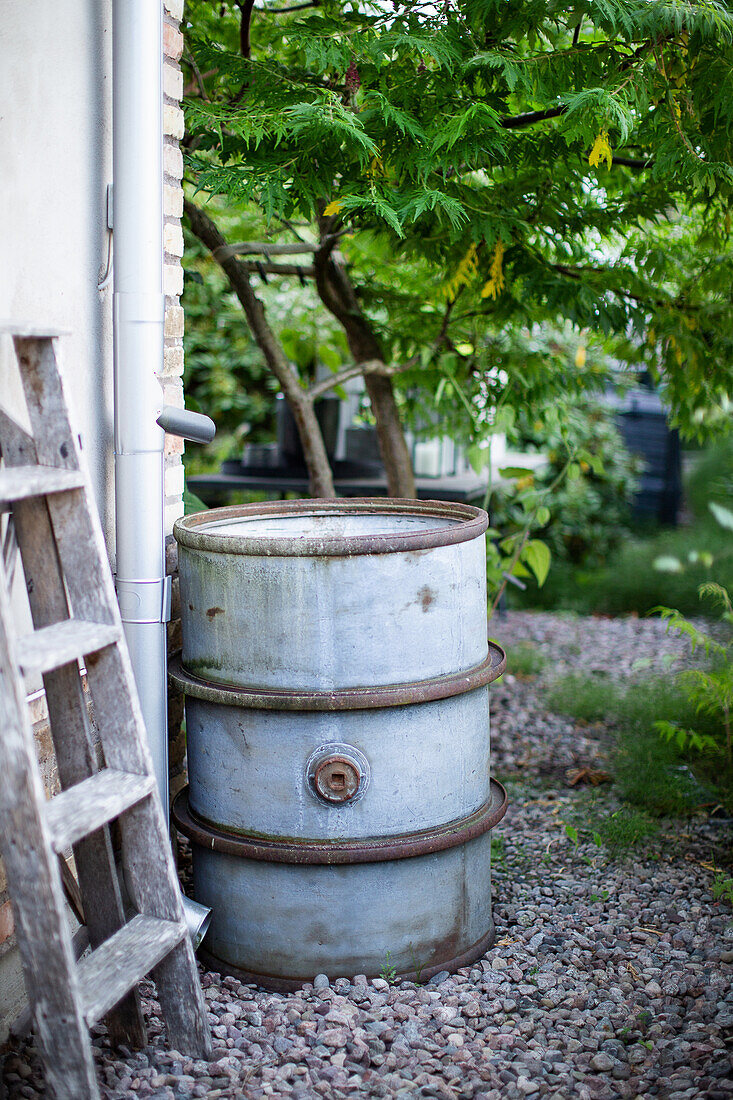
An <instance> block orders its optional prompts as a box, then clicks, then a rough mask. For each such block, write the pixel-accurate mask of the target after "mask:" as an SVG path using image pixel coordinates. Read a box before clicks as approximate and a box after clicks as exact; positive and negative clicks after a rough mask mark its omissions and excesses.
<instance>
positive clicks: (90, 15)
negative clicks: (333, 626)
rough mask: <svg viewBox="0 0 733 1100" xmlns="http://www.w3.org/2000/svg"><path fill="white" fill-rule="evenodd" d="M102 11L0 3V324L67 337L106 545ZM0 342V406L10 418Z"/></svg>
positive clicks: (108, 296) (106, 149)
mask: <svg viewBox="0 0 733 1100" xmlns="http://www.w3.org/2000/svg"><path fill="white" fill-rule="evenodd" d="M111 27H112V5H111V3H110V2H109V0H107V2H100V0H71V2H67V3H64V4H63V5H62V6H61V7H60V6H59V4H58V3H56V2H54V0H32V2H31V3H29V2H28V0H2V2H1V3H0V321H3V322H4V321H11V322H20V323H27V324H32V325H41V326H46V325H47V326H49V327H50V328H63V329H69V330H70V335H69V336H68V337H64V339H63V340H62V342H61V351H62V355H63V363H64V367H65V376H66V378H67V382H68V389H69V394H70V397H71V400H72V403H73V408H74V412H75V415H76V420H77V424H78V427H79V430H80V431H81V434H82V439H83V443H84V448H85V450H86V453H87V458H88V461H89V463H90V466H91V471H92V479H93V484H94V490H95V494H96V498H97V503H98V506H99V509H100V513H101V516H102V522H103V525H104V529H105V533H106V535H107V538H108V542H109V544H110V550H112V549H113V547H112V544H111V540H112V539H113V536H114V529H113V506H112V502H113V497H112V448H111V445H110V441H111V430H112V429H111V425H112V287H111V285H109V286H108V287H107V289H106V290H103V291H99V290H98V289H97V283H98V282H99V281H100V280H101V279H102V277H103V275H104V271H105V267H106V258H107V245H108V234H107V229H106V187H107V184H108V183H111V181H112V30H111ZM13 364H14V361H13V356H12V348H11V347H9V340H8V339H7V338H3V339H2V340H0V401H2V404H3V405H4V406H6V407H7V405H8V404H10V405H11V406H12V407H13V408H14V409H17V395H16V394H15V392H14V390H13V389H11V380H10V376H11V371H12V367H13Z"/></svg>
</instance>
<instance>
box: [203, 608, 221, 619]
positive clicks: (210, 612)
mask: <svg viewBox="0 0 733 1100" xmlns="http://www.w3.org/2000/svg"><path fill="white" fill-rule="evenodd" d="M223 614H224V608H223V607H210V608H209V610H208V611H207V612H206V618H207V619H215V618H216V616H217V615H223Z"/></svg>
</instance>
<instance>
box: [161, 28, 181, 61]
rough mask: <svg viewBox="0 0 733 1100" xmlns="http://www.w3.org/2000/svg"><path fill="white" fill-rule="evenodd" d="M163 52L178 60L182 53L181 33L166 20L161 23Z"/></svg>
mask: <svg viewBox="0 0 733 1100" xmlns="http://www.w3.org/2000/svg"><path fill="white" fill-rule="evenodd" d="M163 53H164V54H165V56H166V57H171V58H172V59H173V60H174V61H178V59H179V57H180V56H181V54H182V53H183V35H182V34H181V32H180V31H179V30H178V28H177V27H174V26H173V24H172V23H168V22H167V21H166V22H164V23H163Z"/></svg>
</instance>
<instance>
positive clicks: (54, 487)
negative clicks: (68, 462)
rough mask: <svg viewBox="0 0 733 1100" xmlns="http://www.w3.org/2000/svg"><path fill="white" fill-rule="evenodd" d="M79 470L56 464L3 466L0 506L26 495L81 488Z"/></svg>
mask: <svg viewBox="0 0 733 1100" xmlns="http://www.w3.org/2000/svg"><path fill="white" fill-rule="evenodd" d="M83 485H84V475H83V474H82V472H81V470H66V469H61V468H59V467H57V466H5V467H3V469H2V470H0V507H2V506H4V505H8V504H12V503H13V501H16V500H26V499H27V498H28V497H42V496H45V495H46V494H47V493H66V492H68V491H69V489H81V488H82V486H83Z"/></svg>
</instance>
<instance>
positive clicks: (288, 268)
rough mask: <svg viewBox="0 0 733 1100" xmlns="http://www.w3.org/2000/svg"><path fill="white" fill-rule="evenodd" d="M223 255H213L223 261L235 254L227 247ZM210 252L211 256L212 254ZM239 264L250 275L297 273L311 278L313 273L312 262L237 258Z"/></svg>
mask: <svg viewBox="0 0 733 1100" xmlns="http://www.w3.org/2000/svg"><path fill="white" fill-rule="evenodd" d="M222 253H223V255H222V256H221V258H220V257H219V256H214V259H215V260H216V262H217V263H220V262H221V263H223V262H224V261H225V260H226V259H227V258H231V257H232V256H234V255H236V252H230V251H229V249H228V248H223V249H222ZM213 255H214V254H213V252H212V256H213ZM238 263H239V266H240V267H241V268H242V270H243V271H247V272H249V274H250V275H258V274H259V275H297V276H298V278H302V279H312V278H313V276H314V275H315V268H314V267H313V264H306V265H305V266H304V265H302V264H271V263H268V262H267V261H265V262H264V263H263V262H262V261H261V260H239V261H238Z"/></svg>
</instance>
